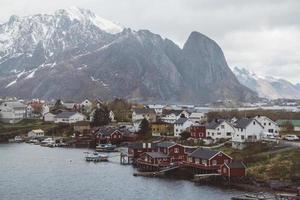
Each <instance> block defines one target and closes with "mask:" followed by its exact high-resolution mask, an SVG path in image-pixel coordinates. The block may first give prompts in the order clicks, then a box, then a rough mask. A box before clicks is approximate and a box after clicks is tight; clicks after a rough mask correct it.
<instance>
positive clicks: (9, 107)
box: [0, 101, 26, 123]
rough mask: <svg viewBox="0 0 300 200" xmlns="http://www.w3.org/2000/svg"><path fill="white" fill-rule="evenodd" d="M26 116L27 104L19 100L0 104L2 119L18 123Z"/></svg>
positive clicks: (0, 119) (6, 121) (5, 121)
mask: <svg viewBox="0 0 300 200" xmlns="http://www.w3.org/2000/svg"><path fill="white" fill-rule="evenodd" d="M25 117H26V105H25V104H23V103H21V102H19V101H6V102H3V103H2V104H1V105H0V121H2V122H4V123H17V122H19V121H21V120H22V119H24V118H25Z"/></svg>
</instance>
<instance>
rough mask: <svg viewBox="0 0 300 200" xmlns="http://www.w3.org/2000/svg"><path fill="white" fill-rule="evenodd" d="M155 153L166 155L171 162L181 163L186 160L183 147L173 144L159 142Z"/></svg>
mask: <svg viewBox="0 0 300 200" xmlns="http://www.w3.org/2000/svg"><path fill="white" fill-rule="evenodd" d="M157 152H160V153H164V154H166V155H168V156H169V157H170V159H171V162H182V161H185V160H186V158H187V153H186V152H185V148H184V146H182V145H180V144H177V143H175V142H161V143H158V144H157Z"/></svg>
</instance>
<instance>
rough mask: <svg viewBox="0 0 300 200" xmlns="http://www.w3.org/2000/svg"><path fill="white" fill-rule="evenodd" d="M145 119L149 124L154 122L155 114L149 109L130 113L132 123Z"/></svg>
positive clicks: (140, 109) (138, 109)
mask: <svg viewBox="0 0 300 200" xmlns="http://www.w3.org/2000/svg"><path fill="white" fill-rule="evenodd" d="M144 118H146V119H147V120H148V121H149V122H156V112H155V110H154V109H150V108H136V109H134V110H133V112H132V122H135V121H138V120H143V119H144Z"/></svg>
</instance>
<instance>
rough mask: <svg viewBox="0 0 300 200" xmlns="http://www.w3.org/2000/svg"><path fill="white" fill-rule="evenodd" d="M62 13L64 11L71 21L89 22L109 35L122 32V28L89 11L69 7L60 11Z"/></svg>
mask: <svg viewBox="0 0 300 200" xmlns="http://www.w3.org/2000/svg"><path fill="white" fill-rule="evenodd" d="M64 11H65V14H67V15H68V16H69V18H70V19H71V20H75V19H76V20H78V21H80V22H82V23H87V22H88V21H90V22H91V23H93V24H94V25H95V26H97V27H99V28H100V29H101V30H103V31H105V32H108V33H111V34H116V33H119V32H122V30H123V27H121V26H120V25H118V24H116V23H114V22H112V21H109V20H107V19H104V18H102V17H100V16H98V15H96V14H94V13H93V12H91V11H90V10H86V9H81V8H77V7H70V8H67V9H65V10H61V12H64Z"/></svg>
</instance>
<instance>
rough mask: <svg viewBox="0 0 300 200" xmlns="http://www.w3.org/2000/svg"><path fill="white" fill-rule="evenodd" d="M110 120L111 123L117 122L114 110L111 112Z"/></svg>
mask: <svg viewBox="0 0 300 200" xmlns="http://www.w3.org/2000/svg"><path fill="white" fill-rule="evenodd" d="M109 119H110V121H111V122H116V119H115V113H114V112H113V111H112V110H111V111H109Z"/></svg>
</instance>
